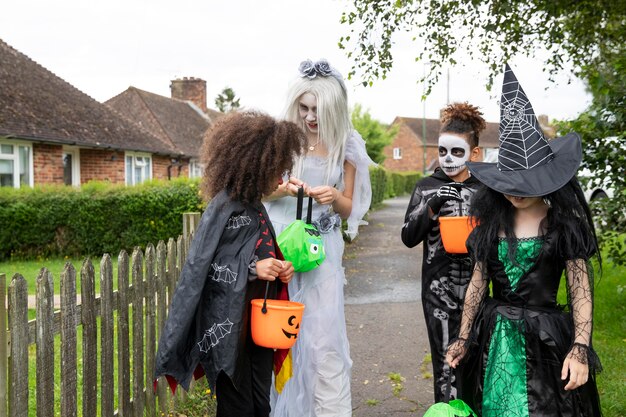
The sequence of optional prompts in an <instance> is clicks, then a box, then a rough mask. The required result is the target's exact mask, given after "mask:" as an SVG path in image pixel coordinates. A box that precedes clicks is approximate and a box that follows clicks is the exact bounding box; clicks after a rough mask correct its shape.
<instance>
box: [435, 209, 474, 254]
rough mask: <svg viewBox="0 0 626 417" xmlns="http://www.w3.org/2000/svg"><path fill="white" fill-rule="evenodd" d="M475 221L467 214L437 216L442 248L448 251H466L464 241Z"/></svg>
mask: <svg viewBox="0 0 626 417" xmlns="http://www.w3.org/2000/svg"><path fill="white" fill-rule="evenodd" d="M474 226H475V223H474V221H472V220H470V218H469V217H468V216H457V217H439V230H440V232H441V241H442V242H443V248H444V249H445V250H446V252H448V253H467V248H466V247H465V241H466V240H467V237H468V236H469V234H470V232H471V231H472V230H473V229H474Z"/></svg>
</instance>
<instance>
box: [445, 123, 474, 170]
mask: <svg viewBox="0 0 626 417" xmlns="http://www.w3.org/2000/svg"><path fill="white" fill-rule="evenodd" d="M469 159H470V147H469V144H468V143H467V141H466V140H465V138H464V137H463V136H459V135H454V134H452V133H443V134H441V136H439V166H440V167H441V169H442V170H443V172H445V173H446V175H447V176H448V177H450V178H452V177H455V176H457V175H459V174H460V173H461V172H463V171H464V170H465V169H467V167H466V166H465V162H467V161H469Z"/></svg>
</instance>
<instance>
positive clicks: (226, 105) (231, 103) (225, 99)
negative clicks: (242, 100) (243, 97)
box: [215, 87, 239, 113]
mask: <svg viewBox="0 0 626 417" xmlns="http://www.w3.org/2000/svg"><path fill="white" fill-rule="evenodd" d="M215 106H216V107H217V109H218V110H219V111H221V112H222V113H228V112H229V111H233V110H236V109H238V108H239V99H238V98H237V99H235V92H234V91H233V89H232V88H230V87H225V88H224V89H223V90H222V92H221V93H220V94H218V95H217V97H216V98H215Z"/></svg>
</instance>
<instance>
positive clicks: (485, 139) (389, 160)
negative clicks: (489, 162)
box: [383, 116, 499, 172]
mask: <svg viewBox="0 0 626 417" xmlns="http://www.w3.org/2000/svg"><path fill="white" fill-rule="evenodd" d="M392 125H398V126H399V130H398V133H397V134H396V137H395V138H394V140H393V142H392V143H391V144H390V145H388V146H386V147H385V149H383V153H384V154H385V157H386V158H385V161H384V162H383V166H384V167H385V168H387V169H389V170H391V171H400V172H401V171H419V172H424V162H426V171H428V172H431V171H433V170H434V169H435V167H436V166H437V165H438V164H439V159H438V158H439V146H438V145H439V143H438V142H439V129H440V125H441V123H440V122H439V119H425V120H424V119H421V118H415V117H399V116H398V117H396V118H395V119H394V121H393V123H392ZM498 128H499V124H498V123H490V122H487V127H486V129H485V130H484V131H483V132H482V134H481V135H480V148H481V150H482V153H483V159H484V158H486V157H487V156H488V155H489V154H490V153H491V152H494V151H495V150H496V149H498ZM424 130H425V132H426V146H425V147H424V142H423V140H422V137H423V131H424ZM424 148H426V158H424Z"/></svg>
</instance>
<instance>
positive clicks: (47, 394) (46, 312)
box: [35, 268, 54, 417]
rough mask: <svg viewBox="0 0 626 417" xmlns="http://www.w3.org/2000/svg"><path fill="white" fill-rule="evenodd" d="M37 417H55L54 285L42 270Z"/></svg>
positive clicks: (39, 289)
mask: <svg viewBox="0 0 626 417" xmlns="http://www.w3.org/2000/svg"><path fill="white" fill-rule="evenodd" d="M36 307H37V332H36V333H37V338H36V340H37V345H36V356H37V359H36V363H37V372H36V378H35V379H36V381H37V397H36V398H37V416H38V417H44V416H45V417H52V416H54V331H53V329H52V327H53V325H54V322H53V320H54V285H53V283H52V274H51V273H50V271H48V270H47V269H46V268H42V269H41V271H39V275H38V276H37V304H36Z"/></svg>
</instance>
